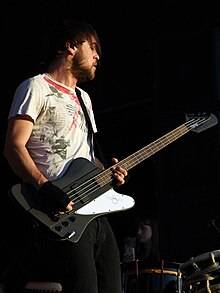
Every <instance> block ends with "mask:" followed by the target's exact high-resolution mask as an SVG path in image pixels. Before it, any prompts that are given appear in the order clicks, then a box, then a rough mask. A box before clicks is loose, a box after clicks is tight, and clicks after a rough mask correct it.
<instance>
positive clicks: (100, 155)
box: [75, 88, 109, 168]
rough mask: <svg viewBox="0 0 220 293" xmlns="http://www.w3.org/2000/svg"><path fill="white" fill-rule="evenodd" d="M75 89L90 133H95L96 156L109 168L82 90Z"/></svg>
mask: <svg viewBox="0 0 220 293" xmlns="http://www.w3.org/2000/svg"><path fill="white" fill-rule="evenodd" d="M75 91H76V95H77V97H78V99H79V102H80V105H81V107H82V110H83V113H84V115H85V119H86V122H87V126H88V135H93V140H94V151H95V156H96V157H97V158H99V159H100V161H101V162H102V163H103V165H104V167H105V168H108V167H109V164H108V161H107V158H106V156H105V154H104V152H103V149H102V147H101V145H100V142H99V140H98V137H97V133H95V132H94V130H93V127H92V123H91V120H90V117H89V114H88V111H87V109H86V106H85V104H84V102H83V99H82V97H81V92H80V90H79V89H77V88H75Z"/></svg>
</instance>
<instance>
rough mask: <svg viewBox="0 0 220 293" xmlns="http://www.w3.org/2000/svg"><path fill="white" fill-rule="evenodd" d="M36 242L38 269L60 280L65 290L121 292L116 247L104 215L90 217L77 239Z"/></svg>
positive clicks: (70, 291) (96, 292)
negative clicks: (90, 220) (75, 240)
mask: <svg viewBox="0 0 220 293" xmlns="http://www.w3.org/2000/svg"><path fill="white" fill-rule="evenodd" d="M39 243H40V245H39V247H40V248H39V260H40V261H39V263H40V264H41V265H40V268H39V270H41V272H42V270H43V269H45V274H48V272H49V273H50V274H51V277H50V278H56V280H59V282H60V283H61V285H62V287H63V292H64V293H121V292H122V285H121V267H120V255H119V249H118V246H117V242H116V239H115V237H114V234H113V231H112V229H111V226H110V224H109V222H108V220H107V218H106V217H104V216H102V217H98V218H96V219H93V220H92V222H91V223H89V225H88V226H87V228H86V229H85V231H84V232H83V234H82V236H81V238H80V240H79V241H78V242H77V243H72V242H70V241H63V242H53V241H46V240H43V239H41V241H40V242H39ZM38 267H39V266H38Z"/></svg>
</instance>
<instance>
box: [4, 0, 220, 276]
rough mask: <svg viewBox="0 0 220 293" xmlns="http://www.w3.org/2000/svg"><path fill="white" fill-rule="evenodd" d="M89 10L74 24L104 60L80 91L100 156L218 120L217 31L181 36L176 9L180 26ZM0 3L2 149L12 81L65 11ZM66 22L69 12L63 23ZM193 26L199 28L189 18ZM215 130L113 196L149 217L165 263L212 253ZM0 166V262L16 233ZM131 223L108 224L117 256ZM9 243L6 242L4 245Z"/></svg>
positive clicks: (161, 18) (28, 70)
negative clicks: (0, 9)
mask: <svg viewBox="0 0 220 293" xmlns="http://www.w3.org/2000/svg"><path fill="white" fill-rule="evenodd" d="M87 2H88V1H87ZM89 2H90V7H89V8H90V10H87V12H86V10H83V12H85V13H84V15H82V16H84V18H86V19H88V20H91V22H92V23H93V24H94V25H97V30H98V32H100V34H101V38H102V42H103V61H102V66H101V67H100V71H99V72H97V77H96V79H95V80H94V81H92V82H91V83H90V84H88V85H84V87H85V89H88V92H89V93H90V94H91V97H92V99H93V101H94V110H95V113H96V117H97V125H98V129H99V131H100V134H101V137H102V145H103V148H104V149H105V152H106V153H107V155H108V156H109V157H112V156H116V157H118V158H119V159H123V158H125V157H126V156H128V155H130V154H131V153H133V152H135V151H137V150H139V149H140V148H141V147H143V146H146V145H147V144H148V143H150V142H152V141H154V140H155V139H157V138H158V137H161V136H162V135H163V134H166V133H167V132H169V131H170V130H172V129H174V128H175V127H177V126H178V125H180V124H182V123H183V122H185V116H184V115H185V113H186V112H191V111H208V112H210V111H211V112H213V113H215V114H216V115H217V117H219V111H220V108H219V106H220V105H219V104H220V83H219V80H220V71H219V70H220V55H219V54H220V50H219V49H220V48H219V47H220V45H219V40H220V38H219V26H218V25H204V26H199V27H198V25H197V26H196V25H194V26H193V27H192V28H190V25H189V26H187V25H186V23H185V24H184V20H185V21H186V22H187V21H188V22H190V19H189V18H190V15H188V14H187V13H188V12H186V11H188V10H187V9H186V10H184V11H183V10H182V9H180V11H183V12H184V13H185V14H184V13H183V15H182V18H181V17H180V18H178V12H177V14H174V13H173V12H172V17H174V19H173V18H172V17H171V15H170V14H169V13H170V11H173V10H172V9H171V7H168V6H167V7H163V5H162V7H161V9H160V10H159V9H158V7H156V6H157V5H156V4H158V3H156V2H155V3H156V4H155V7H153V8H154V9H153V11H152V9H151V10H150V9H149V10H147V11H145V10H143V11H141V14H139V13H140V11H138V9H139V8H141V7H142V6H140V7H138V4H135V5H136V6H135V10H134V7H133V6H134V3H132V5H131V6H132V7H130V6H129V7H127V8H129V9H128V10H126V13H125V11H124V10H123V9H122V8H123V7H122V6H123V5H122V4H121V5H120V9H118V6H117V5H116V4H117V3H114V4H115V5H114V6H113V5H112V3H110V2H109V4H108V6H109V7H111V9H112V10H111V14H110V16H108V17H106V13H103V14H102V15H100V14H99V13H97V12H96V11H97V8H96V7H95V6H94V5H93V1H89ZM144 2H145V1H144ZM144 2H143V3H144ZM8 3H9V4H8V11H6V12H5V13H4V16H3V18H2V20H3V21H4V32H5V34H4V35H3V36H4V42H3V43H5V44H10V46H9V45H8V46H7V47H5V46H2V49H4V54H6V53H7V54H8V56H10V58H8V59H6V58H5V60H3V61H4V62H5V61H6V60H7V63H6V65H7V66H5V67H4V68H5V75H4V76H5V80H4V86H3V87H2V99H1V107H0V117H1V118H0V119H1V124H0V129H1V132H0V134H1V137H0V138H1V146H2V147H3V143H4V138H5V130H6V124H7V123H6V118H7V113H8V110H9V105H10V103H11V100H12V95H13V92H14V89H15V87H16V86H17V84H18V83H19V82H20V81H21V80H23V79H24V78H26V77H29V76H30V75H32V74H35V73H36V72H37V69H38V66H39V62H38V61H39V60H38V57H39V56H38V51H37V50H36V48H38V45H39V42H41V38H42V35H41V31H42V29H43V28H46V27H47V26H48V25H49V23H50V22H51V21H53V20H54V19H55V18H57V17H62V16H63V15H64V14H62V9H63V11H65V12H66V6H65V5H64V4H65V1H63V3H62V4H63V5H64V6H65V7H62V5H60V4H59V7H56V5H55V4H54V3H53V5H50V4H49V2H48V1H40V2H39V1H38V2H36V3H35V4H34V3H32V2H30V1H29V2H26V1H23V2H22V3H21V2H20V3H19V2H16V3H13V1H9V2H8ZM84 5H85V6H86V3H84ZM166 5H168V4H166ZM79 6H80V5H79ZM152 6H154V5H153V4H152ZM191 6H192V3H190V7H191ZM68 7H69V2H68ZM107 8H108V7H107ZM91 9H92V10H91ZM93 9H94V12H95V13H94V14H92V13H91V11H93ZM165 9H166V12H167V13H165ZM116 10H117V11H116ZM80 11H82V10H80ZM104 11H105V12H106V11H107V9H106V8H105V10H104ZM189 11H192V10H189ZM168 12H169V13H168ZM196 12H197V7H196ZM135 14H136V16H137V19H136V20H134V18H133V16H134V15H135ZM65 15H66V14H65ZM72 15H73V11H72V10H71V9H69V11H68V15H67V16H68V17H72ZM146 16H148V17H149V18H148V17H147V20H146ZM185 16H187V17H186V18H184V17H185ZM209 16H210V14H209ZM192 18H193V21H196V19H197V20H198V18H194V17H193V15H192ZM112 19H113V20H114V21H112ZM181 21H182V22H183V25H182V29H179V32H176V33H175V34H174V33H173V32H174V31H178V27H177V26H175V24H177V23H178V25H179V28H180V22H181ZM109 23H110V24H111V25H110V26H109ZM9 24H10V25H9ZM146 24H147V28H146ZM184 26H185V29H183V27H184ZM12 39H13V45H12V42H11V41H12ZM6 50H7V52H6ZM15 53H16V54H15ZM219 131H220V130H219V125H217V126H216V127H214V128H212V129H210V130H207V131H205V132H203V133H200V134H196V133H190V134H187V135H186V136H185V137H183V138H181V139H180V140H178V141H176V142H174V143H173V144H172V145H170V146H168V147H167V148H166V149H164V150H161V151H160V152H159V153H157V154H155V155H154V156H153V157H150V158H148V159H147V160H146V161H144V162H143V163H141V164H140V165H138V166H136V167H135V168H134V169H132V170H131V171H130V173H131V178H130V180H129V182H128V184H127V185H126V186H125V187H123V188H122V189H121V190H120V191H121V192H122V193H125V194H128V195H131V196H133V197H134V198H135V201H136V207H135V209H136V208H137V209H138V208H139V207H141V208H145V209H146V210H152V211H153V212H155V213H156V214H157V215H158V217H159V226H160V227H159V228H160V248H161V254H162V256H163V258H164V259H165V260H167V261H175V262H182V261H186V260H188V258H189V257H191V256H195V255H198V254H200V253H203V252H207V251H210V250H214V249H215V250H216V249H219V248H220V241H219V240H220V239H219V238H220V237H219V231H218V229H216V227H217V228H218V227H219V225H220V219H219V215H218V206H219V201H220V199H219V147H220V146H219V139H220V133H219ZM1 167H2V170H3V171H2V172H3V175H2V176H3V177H2V183H3V185H2V191H1V194H2V197H1V206H7V209H4V211H3V212H2V213H1V222H2V223H4V227H3V228H4V229H3V230H4V231H3V234H2V235H4V236H3V237H4V239H5V240H6V241H3V242H2V243H1V246H0V247H1V248H2V249H1V251H0V253H1V255H0V257H1V258H4V257H5V256H6V254H7V253H5V251H6V252H8V251H7V249H5V244H7V245H8V244H9V246H11V245H12V246H13V245H14V246H17V247H19V245H20V244H19V243H18V242H17V237H16V233H18V234H19V230H18V229H17V230H15V228H14V227H15V221H16V216H17V215H14V214H13V215H12V216H11V215H9V213H8V211H9V207H8V205H5V201H7V190H8V188H9V187H10V186H11V185H12V184H14V183H15V182H16V181H17V178H16V176H14V175H13V174H12V172H11V171H10V170H9V168H8V166H7V163H6V162H5V160H4V158H3V156H1ZM132 216H133V212H132V211H125V212H121V213H117V214H114V215H111V216H110V217H109V218H110V220H111V222H112V226H113V228H114V231H115V234H116V237H117V240H118V243H119V246H120V248H121V249H122V239H123V237H124V236H126V235H127V234H128V233H129V230H130V223H131V222H132ZM13 233H15V235H13ZM8 235H10V236H14V237H12V240H11V237H10V238H8ZM8 257H9V259H10V257H11V255H10V252H9V253H8ZM1 263H3V265H2V267H1V268H0V269H1V271H4V270H5V267H7V265H8V261H7V259H6V261H5V262H1ZM9 264H10V261H9Z"/></svg>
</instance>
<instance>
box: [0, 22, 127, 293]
mask: <svg viewBox="0 0 220 293" xmlns="http://www.w3.org/2000/svg"><path fill="white" fill-rule="evenodd" d="M45 57H46V61H47V64H48V66H47V70H46V72H45V73H42V74H39V75H36V76H34V77H31V78H29V79H27V80H25V81H24V82H22V83H21V84H20V85H19V86H18V88H17V90H16V92H15V95H14V99H13V102H12V105H11V109H10V113H9V116H8V118H9V119H8V130H7V135H6V142H5V149H4V155H5V157H6V158H7V160H8V162H9V164H10V166H11V168H12V170H13V171H14V172H15V173H16V175H18V176H19V177H20V178H21V179H22V181H23V182H24V183H25V184H27V185H28V186H31V187H32V188H33V190H34V192H35V193H36V194H37V196H38V197H39V200H40V201H41V203H42V205H43V206H44V208H45V209H46V210H47V211H52V212H53V213H55V214H59V213H60V214H63V213H68V212H70V211H71V210H72V209H73V208H74V199H73V200H71V199H70V198H69V196H68V195H67V194H66V193H65V192H64V191H63V190H62V188H60V187H58V186H57V185H55V184H54V182H53V181H54V180H57V179H60V178H63V176H65V173H66V171H67V170H68V167H69V166H70V165H71V163H72V162H73V160H74V159H76V158H85V159H87V160H88V161H90V162H92V163H93V164H94V165H95V166H97V167H98V168H101V169H103V164H102V162H101V161H100V160H99V159H98V158H96V157H95V154H94V148H93V136H92V135H91V133H88V132H89V131H88V124H87V122H86V119H85V115H84V112H83V110H82V107H81V104H80V101H79V94H81V97H82V100H83V102H84V104H85V106H86V110H87V111H88V114H89V118H90V121H91V124H92V128H93V131H94V132H96V131H97V130H96V125H95V120H94V115H93V111H92V104H91V100H90V97H89V95H88V94H87V93H86V92H85V91H84V90H82V89H81V88H79V87H78V85H79V84H81V83H83V82H87V81H89V80H92V79H93V78H94V77H95V72H96V68H97V66H98V63H99V60H100V57H101V48H100V42H99V38H98V36H97V33H96V31H95V30H94V28H93V27H92V26H91V25H90V24H88V23H86V22H83V21H75V20H65V21H62V22H60V23H59V24H58V25H57V26H55V27H54V28H53V29H52V30H51V31H50V32H49V34H48V38H47V42H46V54H45ZM77 95H78V96H77ZM117 162H118V161H117V159H116V158H113V163H117ZM75 172H76V173H77V172H80V170H75ZM112 176H113V178H114V181H116V185H115V186H116V187H117V186H120V185H121V184H124V182H125V177H126V176H127V171H126V170H125V169H124V168H122V167H120V166H118V165H117V164H115V165H113V166H112ZM48 238H49V237H48ZM38 241H39V243H38V247H39V256H37V258H38V257H39V259H38V261H39V263H41V264H42V266H41V269H42V267H45V266H46V265H48V266H49V269H50V271H51V272H53V271H55V273H56V275H57V276H58V278H59V280H58V281H59V282H60V283H61V285H62V287H63V292H64V293H73V292H74V293H88V292H89V293H98V292H99V293H104V292H105V293H119V292H121V272H120V259H119V251H118V247H117V244H116V241H115V238H114V235H113V232H112V229H111V227H110V225H109V223H108V220H107V218H106V217H105V216H102V217H96V218H94V219H93V220H92V221H91V222H90V223H89V224H88V226H87V227H86V229H85V231H84V232H83V234H82V236H81V237H80V239H79V241H77V242H76V243H73V242H71V241H68V240H66V241H53V240H52V239H44V238H43V237H42V238H40V240H39V239H38ZM32 254H33V252H32ZM44 263H46V265H45V266H44ZM52 275H53V274H52Z"/></svg>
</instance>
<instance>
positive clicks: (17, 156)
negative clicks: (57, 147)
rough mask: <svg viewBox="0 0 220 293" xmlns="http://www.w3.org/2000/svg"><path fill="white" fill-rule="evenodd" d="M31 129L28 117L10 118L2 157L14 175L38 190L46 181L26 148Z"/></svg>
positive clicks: (31, 125) (31, 123)
mask: <svg viewBox="0 0 220 293" xmlns="http://www.w3.org/2000/svg"><path fill="white" fill-rule="evenodd" d="M21 118H22V119H21ZM32 128H33V122H32V121H31V119H30V118H28V116H24V117H14V118H11V119H10V120H9V123H8V130H7V134H6V141H5V148H4V156H5V157H6V159H7V161H8V163H9V165H10V166H11V168H12V170H13V171H14V172H15V173H16V175H18V176H19V177H20V178H21V179H22V180H23V181H24V182H27V183H28V184H30V185H32V186H33V187H35V188H36V189H38V188H39V187H40V186H41V185H42V184H43V183H45V182H46V181H47V179H46V178H45V177H44V176H43V174H42V173H41V172H40V171H39V170H38V168H37V167H36V165H35V163H34V161H33V160H32V158H31V156H30V155H29V152H28V150H27V148H26V143H27V141H28V139H29V137H30V134H31V132H32Z"/></svg>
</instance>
